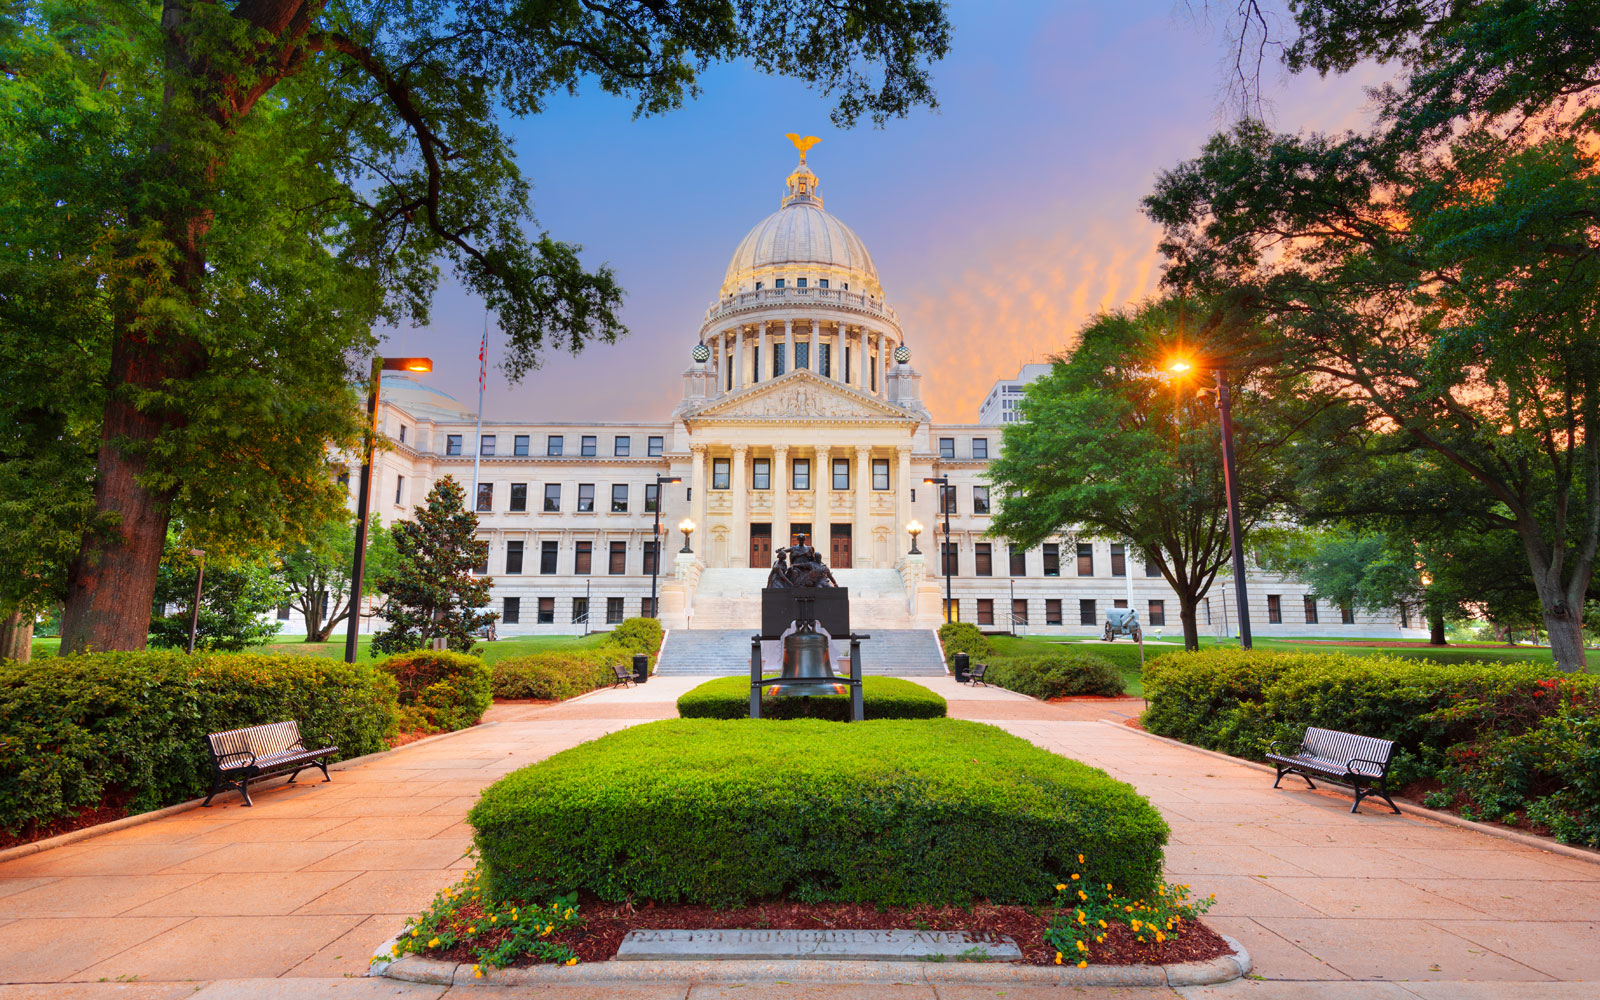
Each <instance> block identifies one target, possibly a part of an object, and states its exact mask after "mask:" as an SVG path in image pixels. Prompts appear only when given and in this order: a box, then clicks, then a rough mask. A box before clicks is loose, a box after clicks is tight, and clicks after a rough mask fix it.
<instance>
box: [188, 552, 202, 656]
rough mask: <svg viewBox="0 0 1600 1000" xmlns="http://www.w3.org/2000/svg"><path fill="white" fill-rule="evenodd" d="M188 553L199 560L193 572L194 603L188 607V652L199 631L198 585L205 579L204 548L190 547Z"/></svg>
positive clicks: (191, 649)
mask: <svg viewBox="0 0 1600 1000" xmlns="http://www.w3.org/2000/svg"><path fill="white" fill-rule="evenodd" d="M189 554H190V555H191V556H194V557H195V558H196V559H198V560H199V561H200V564H199V568H198V569H197V570H196V571H195V574H194V604H192V605H190V607H189V652H191V653H192V652H194V637H195V634H196V633H197V632H199V631H200V586H201V584H203V583H205V580H206V550H205V549H190V550H189Z"/></svg>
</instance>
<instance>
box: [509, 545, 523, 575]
mask: <svg viewBox="0 0 1600 1000" xmlns="http://www.w3.org/2000/svg"><path fill="white" fill-rule="evenodd" d="M521 572H522V543H521V542H507V543H506V575H507V576H516V575H517V574H519V573H521Z"/></svg>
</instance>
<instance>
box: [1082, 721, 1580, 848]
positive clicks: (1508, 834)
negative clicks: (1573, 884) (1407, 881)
mask: <svg viewBox="0 0 1600 1000" xmlns="http://www.w3.org/2000/svg"><path fill="white" fill-rule="evenodd" d="M1097 721H1098V722H1099V723H1100V724H1101V725H1103V726H1115V727H1116V728H1118V729H1121V730H1124V731H1126V732H1130V733H1138V734H1139V735H1140V736H1143V737H1144V738H1145V739H1149V740H1156V741H1158V742H1161V743H1166V744H1168V745H1169V746H1175V747H1182V748H1183V749H1185V750H1191V751H1193V752H1195V753H1199V754H1205V755H1206V756H1207V757H1215V758H1217V759H1218V760H1225V761H1227V762H1229V763H1230V764H1239V765H1241V766H1243V767H1248V768H1251V769H1252V770H1256V771H1262V772H1264V773H1266V774H1274V775H1275V774H1277V773H1278V772H1277V769H1276V768H1274V767H1271V766H1269V765H1267V764H1258V763H1256V762H1255V761H1253V760H1245V759H1244V758H1242V757H1230V756H1229V755H1227V754H1225V753H1220V752H1218V751H1216V750H1207V749H1206V748H1205V747H1197V746H1195V745H1194V744H1192V743H1185V742H1183V741H1182V740H1174V739H1169V738H1167V737H1165V736H1157V735H1156V734H1155V733H1151V732H1146V731H1145V730H1143V729H1135V728H1133V727H1132V726H1125V725H1123V724H1122V723H1120V722H1112V721H1110V720H1109V719H1100V720H1097ZM1319 790H1320V789H1319ZM1308 791H1309V789H1308ZM1395 805H1397V806H1399V807H1400V811H1401V812H1403V813H1407V814H1409V815H1412V816H1418V817H1421V818H1422V819H1431V820H1433V821H1434V822H1436V823H1443V824H1445V825H1446V826H1456V827H1460V828H1461V829H1463V830H1471V831H1473V832H1474V833H1482V834H1487V835H1488V836H1491V837H1499V838H1500V839H1501V840H1509V841H1511V842H1512V843H1514V844H1521V845H1522V846H1524V847H1536V848H1538V849H1539V850H1541V851H1547V852H1549V853H1551V854H1560V855H1562V856H1564V857H1568V858H1577V859H1578V860H1579V861H1587V862H1589V863H1590V864H1595V865H1600V851H1591V850H1588V849H1587V848H1583V847H1575V846H1573V845H1572V844H1563V843H1561V842H1560V841H1558V840H1553V839H1551V838H1549V837H1540V836H1538V835H1537V834H1532V833H1523V832H1521V831H1519V830H1509V829H1506V828H1504V827H1498V826H1491V825H1490V824H1488V823H1475V822H1473V821H1472V820H1470V819H1462V818H1461V817H1460V816H1457V815H1455V814H1454V813H1447V812H1440V811H1438V810H1436V809H1429V808H1427V807H1426V806H1417V805H1412V804H1411V803H1410V802H1405V801H1398V802H1396V803H1395Z"/></svg>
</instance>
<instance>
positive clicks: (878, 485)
mask: <svg viewBox="0 0 1600 1000" xmlns="http://www.w3.org/2000/svg"><path fill="white" fill-rule="evenodd" d="M872 488H873V489H875V490H886V489H888V488H889V460H888V459H887V458H875V459H873V460H872Z"/></svg>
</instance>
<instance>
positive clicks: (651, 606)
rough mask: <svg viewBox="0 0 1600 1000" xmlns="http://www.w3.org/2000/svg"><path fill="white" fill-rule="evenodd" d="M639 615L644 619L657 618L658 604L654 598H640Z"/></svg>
mask: <svg viewBox="0 0 1600 1000" xmlns="http://www.w3.org/2000/svg"><path fill="white" fill-rule="evenodd" d="M639 615H640V617H643V618H654V617H655V616H656V602H655V599H654V598H650V597H641V598H639Z"/></svg>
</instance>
